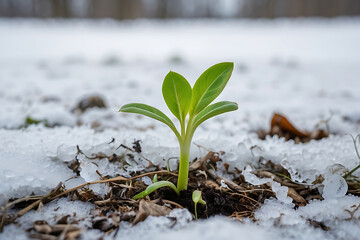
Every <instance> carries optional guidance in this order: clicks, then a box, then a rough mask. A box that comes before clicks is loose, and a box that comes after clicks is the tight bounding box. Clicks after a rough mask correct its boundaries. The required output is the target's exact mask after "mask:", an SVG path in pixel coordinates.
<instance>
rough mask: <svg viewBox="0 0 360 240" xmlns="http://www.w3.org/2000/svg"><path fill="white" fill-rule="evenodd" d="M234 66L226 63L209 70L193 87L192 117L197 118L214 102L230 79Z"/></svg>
mask: <svg viewBox="0 0 360 240" xmlns="http://www.w3.org/2000/svg"><path fill="white" fill-rule="evenodd" d="M233 69H234V64H233V63H230V62H224V63H219V64H216V65H214V66H212V67H210V68H209V69H207V70H206V71H205V72H204V73H203V74H201V76H200V77H199V79H198V80H197V81H196V83H195V85H194V87H193V93H192V100H191V108H190V116H191V115H192V116H195V115H196V114H197V113H199V112H200V111H201V110H202V109H204V108H205V107H206V106H208V105H209V104H210V103H211V102H212V101H214V99H215V98H217V96H219V94H220V93H221V92H222V91H223V89H224V87H225V85H226V84H227V82H228V81H229V79H230V76H231V73H232V71H233Z"/></svg>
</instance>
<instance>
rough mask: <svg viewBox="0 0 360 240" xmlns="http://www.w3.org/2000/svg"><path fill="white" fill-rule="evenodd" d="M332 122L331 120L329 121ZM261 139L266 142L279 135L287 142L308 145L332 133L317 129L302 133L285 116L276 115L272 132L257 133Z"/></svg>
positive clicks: (262, 131)
mask: <svg viewBox="0 0 360 240" xmlns="http://www.w3.org/2000/svg"><path fill="white" fill-rule="evenodd" d="M329 120H330V119H329ZM257 134H258V136H259V138H260V139H262V140H265V137H266V136H268V135H269V136H274V135H278V136H279V137H283V138H285V140H286V141H288V140H290V139H291V140H294V142H295V143H300V142H302V143H306V142H309V141H310V140H320V139H322V138H326V137H328V136H329V134H330V132H329V130H328V129H327V131H325V130H322V129H316V130H314V131H313V132H307V131H302V130H299V129H298V128H296V127H295V126H294V125H293V124H292V123H291V122H290V121H289V120H288V119H287V118H286V117H285V116H283V115H281V114H279V113H275V114H274V115H273V117H272V119H271V124H270V131H269V132H266V131H264V130H259V131H257Z"/></svg>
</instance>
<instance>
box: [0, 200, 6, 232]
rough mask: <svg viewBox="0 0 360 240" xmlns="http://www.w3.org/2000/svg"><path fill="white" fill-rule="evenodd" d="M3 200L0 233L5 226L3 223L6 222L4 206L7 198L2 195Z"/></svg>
mask: <svg viewBox="0 0 360 240" xmlns="http://www.w3.org/2000/svg"><path fill="white" fill-rule="evenodd" d="M3 198H4V210H3V213H2V214H3V215H2V219H1V223H0V233H1V232H2V231H3V230H4V225H5V221H6V204H7V197H6V195H5V194H3Z"/></svg>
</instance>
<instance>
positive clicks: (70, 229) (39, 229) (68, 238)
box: [30, 220, 83, 240]
mask: <svg viewBox="0 0 360 240" xmlns="http://www.w3.org/2000/svg"><path fill="white" fill-rule="evenodd" d="M31 231H34V233H31V234H30V237H31V238H34V239H41V240H53V239H54V240H59V239H64V240H75V239H76V238H77V237H79V236H80V235H81V233H82V231H83V230H82V229H81V228H80V227H78V226H77V225H75V224H71V223H66V224H59V223H57V224H54V225H49V224H48V223H47V222H46V221H41V220H39V221H35V222H34V224H33V228H32V229H31Z"/></svg>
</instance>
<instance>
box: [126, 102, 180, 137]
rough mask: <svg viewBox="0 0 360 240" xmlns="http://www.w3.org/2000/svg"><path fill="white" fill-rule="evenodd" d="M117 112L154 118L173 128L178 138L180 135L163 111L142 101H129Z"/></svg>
mask: <svg viewBox="0 0 360 240" xmlns="http://www.w3.org/2000/svg"><path fill="white" fill-rule="evenodd" d="M119 112H127V113H137V114H142V115H145V116H147V117H151V118H153V119H156V120H158V121H160V122H163V123H165V124H166V125H168V126H169V127H170V128H171V129H172V130H173V132H174V133H175V135H176V136H177V137H178V138H179V137H180V134H179V132H178V131H177V130H176V127H175V125H174V123H173V122H172V121H171V120H170V118H168V117H167V116H166V115H165V114H164V113H163V112H161V111H160V110H159V109H157V108H154V107H152V106H149V105H146V104H142V103H129V104H126V105H124V106H122V107H121V108H120V110H119Z"/></svg>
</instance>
